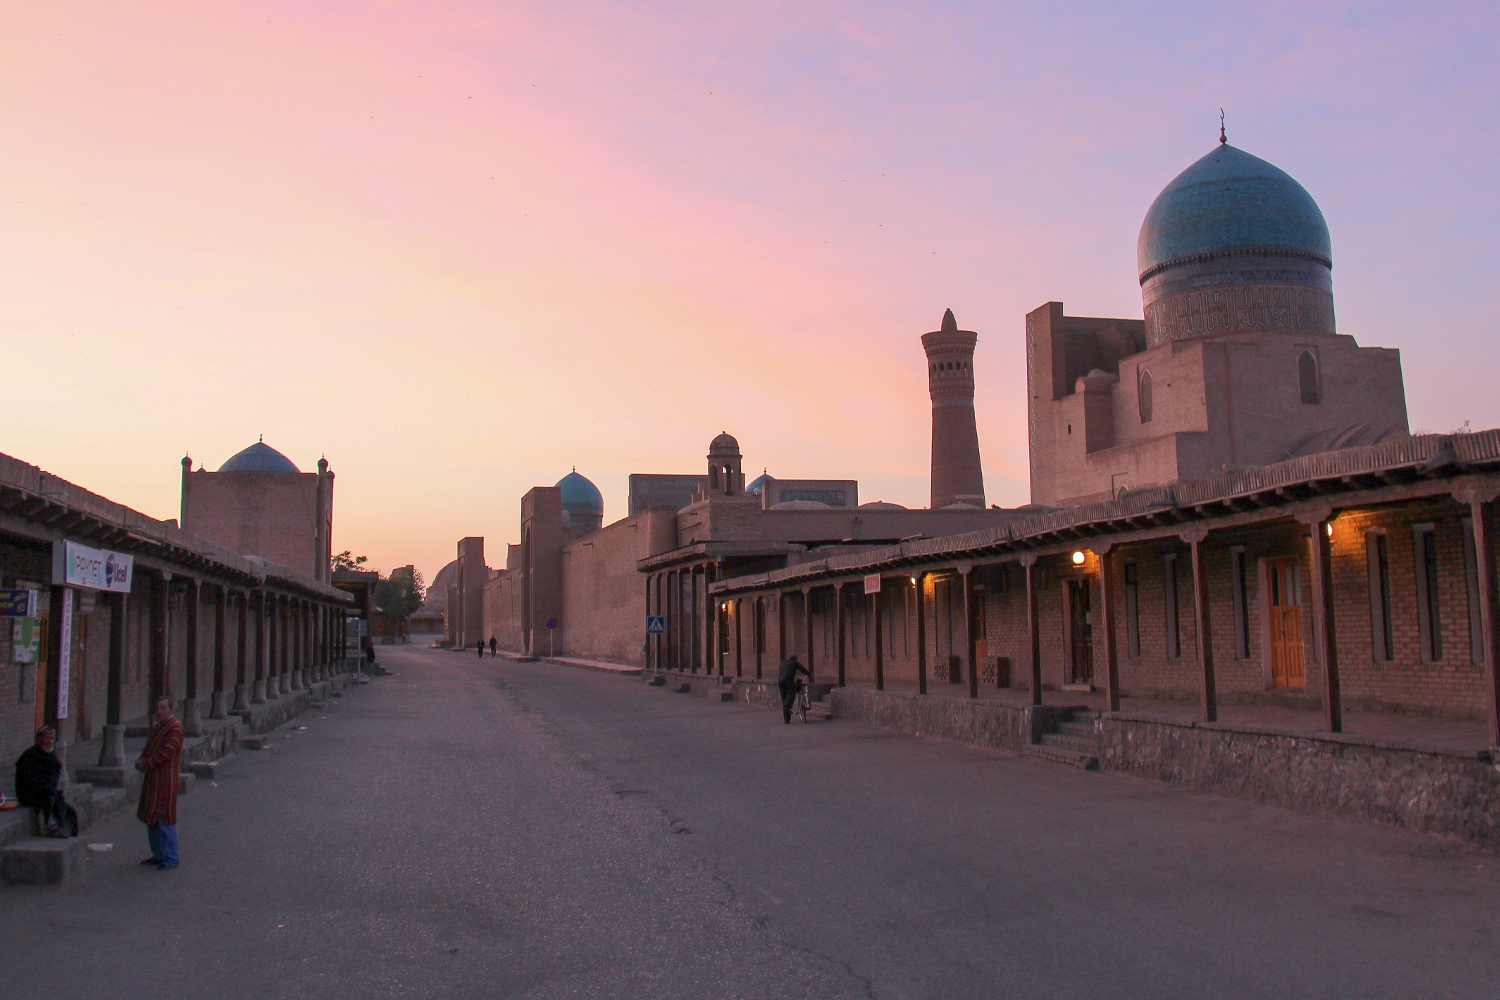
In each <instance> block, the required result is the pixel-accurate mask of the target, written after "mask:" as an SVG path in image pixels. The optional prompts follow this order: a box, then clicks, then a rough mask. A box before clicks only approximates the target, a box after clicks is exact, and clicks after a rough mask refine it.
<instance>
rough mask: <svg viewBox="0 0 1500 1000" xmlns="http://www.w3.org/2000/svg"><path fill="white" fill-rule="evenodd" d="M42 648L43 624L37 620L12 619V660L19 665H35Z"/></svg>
mask: <svg viewBox="0 0 1500 1000" xmlns="http://www.w3.org/2000/svg"><path fill="white" fill-rule="evenodd" d="M41 648H42V623H41V621H40V619H37V618H12V619H11V622H10V658H11V659H12V660H14V661H15V662H17V663H35V662H36V661H37V654H38V653H40V652H41Z"/></svg>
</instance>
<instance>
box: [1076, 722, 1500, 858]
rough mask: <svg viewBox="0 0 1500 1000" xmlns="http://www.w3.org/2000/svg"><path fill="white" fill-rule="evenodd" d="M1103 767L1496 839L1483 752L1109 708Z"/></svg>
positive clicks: (1499, 795)
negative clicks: (1167, 718)
mask: <svg viewBox="0 0 1500 1000" xmlns="http://www.w3.org/2000/svg"><path fill="white" fill-rule="evenodd" d="M1098 731H1099V743H1100V751H1101V752H1100V754H1099V763H1100V766H1101V767H1102V768H1105V769H1107V770H1112V771H1123V772H1125V773H1127V774H1134V775H1138V776H1140V777H1143V778H1151V779H1153V780H1155V781H1163V782H1166V783H1168V784H1173V785H1182V786H1185V787H1188V788H1194V789H1198V790H1200V791H1205V792H1216V793H1218V794H1220V795H1230V796H1233V797H1235V798H1240V799H1251V800H1254V801H1257V802H1274V803H1276V804H1277V805H1282V806H1287V807H1289V808H1292V809H1297V810H1299V811H1302V812H1310V813H1326V814H1330V815H1335V816H1347V817H1350V818H1353V819H1363V820H1371V821H1374V822H1376V823H1382V824H1385V825H1387V826H1394V827H1399V828H1401V829H1405V830H1415V831H1419V832H1422V833H1438V834H1445V835H1448V836H1453V837H1459V838H1462V839H1463V840H1469V841H1475V842H1479V843H1489V844H1497V843H1500V770H1497V769H1496V767H1495V765H1494V763H1493V761H1492V760H1491V759H1490V754H1489V752H1487V751H1469V752H1464V751H1433V750H1420V749H1416V748H1413V747H1410V746H1403V745H1401V744H1397V743H1391V742H1384V741H1380V740H1374V739H1370V738H1360V737H1355V736H1349V735H1345V734H1327V735H1320V736H1311V735H1307V734H1296V733H1287V732H1280V731H1277V730H1271V729H1261V730H1255V729H1250V728H1248V727H1244V726H1239V727H1233V728H1231V727H1230V726H1226V725H1224V724H1223V723H1209V722H1198V723H1188V724H1173V723H1167V722H1163V721H1160V720H1156V719H1149V718H1141V717H1139V716H1128V715H1124V714H1116V715H1105V716H1103V717H1101V718H1100V719H1099V720H1098Z"/></svg>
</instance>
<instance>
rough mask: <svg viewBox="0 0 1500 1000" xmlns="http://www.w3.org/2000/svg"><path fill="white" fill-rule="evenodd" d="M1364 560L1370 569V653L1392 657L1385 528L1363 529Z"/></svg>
mask: <svg viewBox="0 0 1500 1000" xmlns="http://www.w3.org/2000/svg"><path fill="white" fill-rule="evenodd" d="M1365 561H1366V562H1367V563H1368V564H1369V573H1370V655H1371V656H1372V657H1373V658H1374V659H1376V660H1391V659H1394V658H1395V652H1394V650H1395V646H1396V640H1395V632H1394V630H1393V629H1392V627H1391V559H1390V546H1389V543H1388V540H1387V539H1386V535H1385V532H1384V531H1367V532H1365Z"/></svg>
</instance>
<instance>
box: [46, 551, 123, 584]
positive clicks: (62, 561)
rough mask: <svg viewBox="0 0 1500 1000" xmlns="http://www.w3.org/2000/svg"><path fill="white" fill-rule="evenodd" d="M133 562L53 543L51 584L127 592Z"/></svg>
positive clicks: (100, 552) (105, 552)
mask: <svg viewBox="0 0 1500 1000" xmlns="http://www.w3.org/2000/svg"><path fill="white" fill-rule="evenodd" d="M134 571H135V558H134V557H133V556H127V555H123V554H121V553H119V552H110V551H109V550H108V549H93V548H89V547H88V546H87V545H79V544H78V543H77V542H53V543H52V582H53V583H54V584H57V585H59V586H63V587H85V588H87V589H89V590H114V591H119V592H120V593H123V594H128V593H129V592H130V577H131V574H132V573H133V572H134Z"/></svg>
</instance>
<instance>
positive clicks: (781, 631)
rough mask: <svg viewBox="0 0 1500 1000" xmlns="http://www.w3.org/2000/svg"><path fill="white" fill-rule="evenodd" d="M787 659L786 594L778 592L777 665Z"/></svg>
mask: <svg viewBox="0 0 1500 1000" xmlns="http://www.w3.org/2000/svg"><path fill="white" fill-rule="evenodd" d="M785 659H786V593H785V592H784V591H779V590H778V591H777V592H776V664H777V666H778V667H779V666H780V665H781V661H782V660H785Z"/></svg>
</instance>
